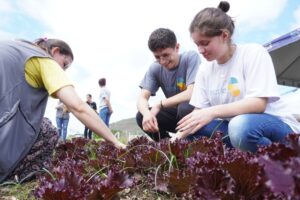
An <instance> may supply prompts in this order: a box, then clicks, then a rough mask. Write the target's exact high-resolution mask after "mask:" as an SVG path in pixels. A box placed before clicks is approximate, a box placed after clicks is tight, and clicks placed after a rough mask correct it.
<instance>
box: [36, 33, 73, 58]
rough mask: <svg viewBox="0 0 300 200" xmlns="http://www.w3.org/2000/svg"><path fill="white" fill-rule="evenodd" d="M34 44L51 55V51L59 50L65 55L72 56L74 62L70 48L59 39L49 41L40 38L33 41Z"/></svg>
mask: <svg viewBox="0 0 300 200" xmlns="http://www.w3.org/2000/svg"><path fill="white" fill-rule="evenodd" d="M33 43H34V44H36V45H37V46H39V47H40V48H41V49H43V50H44V51H46V52H48V53H49V54H50V52H51V49H52V48H54V47H58V48H59V52H60V53H61V54H63V55H66V56H70V57H71V58H72V60H74V55H73V52H72V49H71V48H70V46H69V45H68V44H67V43H66V42H64V41H62V40H59V39H47V38H39V39H36V40H34V41H33Z"/></svg>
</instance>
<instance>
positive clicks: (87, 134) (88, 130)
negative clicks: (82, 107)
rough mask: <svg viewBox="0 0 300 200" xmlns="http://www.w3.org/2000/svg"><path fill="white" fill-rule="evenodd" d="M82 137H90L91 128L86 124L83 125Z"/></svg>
mask: <svg viewBox="0 0 300 200" xmlns="http://www.w3.org/2000/svg"><path fill="white" fill-rule="evenodd" d="M84 138H86V139H92V130H91V129H89V128H88V127H86V126H85V127H84Z"/></svg>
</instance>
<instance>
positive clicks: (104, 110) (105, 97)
mask: <svg viewBox="0 0 300 200" xmlns="http://www.w3.org/2000/svg"><path fill="white" fill-rule="evenodd" d="M98 83H99V86H100V95H99V116H100V118H101V119H102V120H103V122H104V123H105V124H106V126H107V127H109V120H110V116H111V114H112V113H113V110H112V107H111V103H110V91H109V90H108V89H107V87H106V79H105V78H100V79H99V82H98Z"/></svg>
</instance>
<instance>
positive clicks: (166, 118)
mask: <svg viewBox="0 0 300 200" xmlns="http://www.w3.org/2000/svg"><path fill="white" fill-rule="evenodd" d="M193 110H194V107H193V106H191V105H190V104H189V103H188V102H183V103H180V104H178V106H177V107H174V108H164V109H161V110H160V112H159V113H158V114H157V116H156V119H157V123H158V128H159V132H158V133H151V132H146V131H144V132H145V133H146V134H147V135H148V136H149V137H151V138H152V139H153V140H154V141H156V142H157V141H159V140H160V139H163V138H167V137H168V138H169V137H170V136H169V134H168V132H173V133H175V132H176V130H175V128H176V126H177V123H178V122H179V120H180V119H181V118H183V117H184V116H186V115H187V114H189V113H190V112H192V111H193ZM136 122H137V124H138V125H139V127H140V128H141V129H142V130H143V115H142V114H141V113H140V112H138V113H137V114H136Z"/></svg>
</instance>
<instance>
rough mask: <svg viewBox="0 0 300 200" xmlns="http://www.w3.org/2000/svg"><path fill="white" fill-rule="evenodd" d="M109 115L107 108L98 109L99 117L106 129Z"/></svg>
mask: <svg viewBox="0 0 300 200" xmlns="http://www.w3.org/2000/svg"><path fill="white" fill-rule="evenodd" d="M110 115H111V113H110V112H109V109H108V107H104V108H102V109H100V111H99V116H100V118H101V119H102V120H103V122H104V123H105V124H106V126H107V127H109V119H110Z"/></svg>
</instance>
